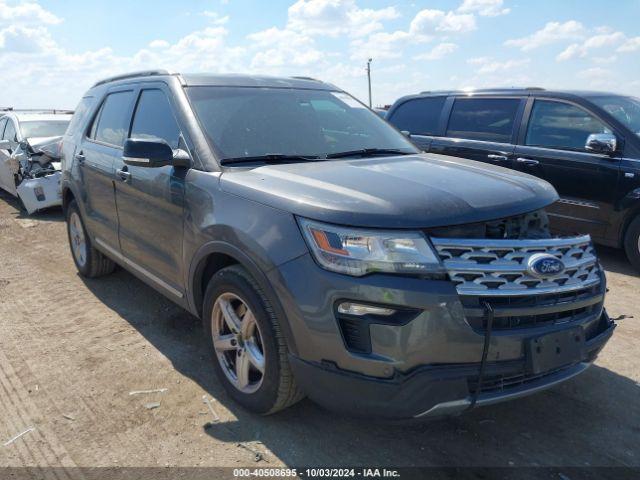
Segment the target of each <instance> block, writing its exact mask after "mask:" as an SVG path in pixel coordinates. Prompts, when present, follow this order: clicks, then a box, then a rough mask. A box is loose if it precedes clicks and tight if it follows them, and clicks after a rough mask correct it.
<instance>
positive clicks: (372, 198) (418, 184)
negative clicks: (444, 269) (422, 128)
mask: <svg viewBox="0 0 640 480" xmlns="http://www.w3.org/2000/svg"><path fill="white" fill-rule="evenodd" d="M221 186H222V189H223V190H225V191H227V192H229V193H233V194H237V195H240V196H243V197H245V198H248V199H251V200H254V201H257V202H260V203H263V204H267V205H271V206H273V207H275V208H279V209H281V210H285V211H289V212H291V213H294V214H296V215H299V216H303V217H307V218H311V219H314V220H320V221H324V222H328V223H335V224H341V225H352V226H361V227H378V228H416V227H418V228H426V227H436V226H445V225H456V224H463V223H473V222H479V221H486V220H493V219H498V218H503V217H509V216H513V215H518V214H522V213H526V212H530V211H533V210H537V209H539V208H543V207H546V206H547V205H550V204H551V203H553V202H554V201H556V200H557V199H558V195H557V193H556V191H555V190H554V189H553V187H552V186H551V185H550V184H549V183H547V182H545V181H544V180H540V179H538V178H536V177H533V176H531V175H526V174H523V173H520V172H517V171H514V170H509V169H506V168H502V167H497V166H494V165H489V164H485V163H481V162H475V161H471V160H465V159H461V158H454V157H448V156H443V155H435V154H419V155H410V156H408V155H407V156H396V157H378V158H367V159H354V160H334V161H324V162H310V163H296V164H284V165H267V166H263V167H258V168H253V169H237V168H234V169H229V170H227V171H226V172H224V173H223V174H222V176H221Z"/></svg>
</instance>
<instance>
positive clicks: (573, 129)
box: [525, 100, 611, 150]
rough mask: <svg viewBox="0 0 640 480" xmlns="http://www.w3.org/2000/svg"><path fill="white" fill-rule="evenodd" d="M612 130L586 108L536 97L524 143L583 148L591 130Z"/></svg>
mask: <svg viewBox="0 0 640 480" xmlns="http://www.w3.org/2000/svg"><path fill="white" fill-rule="evenodd" d="M605 132H609V133H610V132H611V130H609V129H608V128H607V127H606V126H605V125H604V123H602V122H601V121H600V120H598V119H597V118H595V117H594V116H593V115H591V114H590V113H589V112H587V111H586V110H583V109H582V108H579V107H576V106H574V105H570V104H568V103H560V102H552V101H547V100H536V101H535V103H534V104H533V110H532V111H531V118H530V119H529V126H528V127H527V138H526V141H525V143H526V144H527V145H533V146H538V147H549V148H560V149H569V150H584V145H585V143H586V141H587V137H588V136H589V135H591V134H592V133H605Z"/></svg>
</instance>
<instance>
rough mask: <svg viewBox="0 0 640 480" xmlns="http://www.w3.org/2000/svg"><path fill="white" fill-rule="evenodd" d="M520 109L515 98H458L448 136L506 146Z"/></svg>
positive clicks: (518, 101)
mask: <svg viewBox="0 0 640 480" xmlns="http://www.w3.org/2000/svg"><path fill="white" fill-rule="evenodd" d="M519 106H520V99H517V98H457V99H456V101H455V103H454V104H453V110H452V111H451V117H450V118H449V125H448V127H447V137H454V138H468V139H471V140H484V141H487V142H501V143H509V142H510V141H511V134H512V133H513V125H514V123H515V118H516V113H517V111H518V107H519Z"/></svg>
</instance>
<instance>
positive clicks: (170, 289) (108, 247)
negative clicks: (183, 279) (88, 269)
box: [95, 237, 184, 298]
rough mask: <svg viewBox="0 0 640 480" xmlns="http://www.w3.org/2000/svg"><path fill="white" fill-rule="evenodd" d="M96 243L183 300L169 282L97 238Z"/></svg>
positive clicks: (180, 294) (181, 295)
mask: <svg viewBox="0 0 640 480" xmlns="http://www.w3.org/2000/svg"><path fill="white" fill-rule="evenodd" d="M95 242H96V245H98V246H100V247H102V248H103V249H105V250H106V251H107V252H109V254H110V255H112V256H114V257H115V258H116V259H117V260H119V261H121V262H123V263H124V264H125V265H128V266H129V267H131V268H133V269H134V270H136V271H137V272H138V273H140V274H141V275H143V276H145V277H147V278H148V279H149V280H151V281H152V282H154V283H155V284H156V285H158V286H160V287H162V288H164V289H165V290H166V291H167V292H169V293H171V294H172V295H173V296H175V297H178V298H182V297H183V296H184V295H183V293H182V292H181V291H179V290H176V289H175V288H173V287H172V286H171V285H169V284H168V283H167V282H165V281H164V280H162V279H161V278H158V277H157V276H155V275H154V274H153V273H151V272H150V271H149V270H147V269H145V268H142V267H141V266H140V265H138V264H137V263H135V262H133V261H131V260H129V259H128V258H127V257H125V256H124V255H122V254H121V253H120V252H118V251H117V250H116V249H115V248H113V247H111V246H109V245H107V244H106V243H105V242H104V241H103V240H102V239H100V238H97V237H96V239H95Z"/></svg>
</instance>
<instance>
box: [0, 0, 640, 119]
mask: <svg viewBox="0 0 640 480" xmlns="http://www.w3.org/2000/svg"><path fill="white" fill-rule="evenodd" d="M638 19H640V0H619V1H616V2H611V1H603V0H582V1H578V0H564V1H559V0H556V1H547V0H536V1H532V0H528V1H525V0H519V1H512V0H456V1H448V0H438V1H418V0H416V1H410V2H403V1H393V0H384V1H382V0H375V1H363V0H297V1H295V0H289V1H282V0H270V1H268V2H267V1H249V0H244V1H241V0H208V1H205V0H192V1H188V0H183V1H181V2H152V1H145V0H137V1H131V0H128V1H123V0H110V1H108V2H101V1H90V2H87V1H79V0H65V1H61V0H57V1H56V0H40V1H26V2H21V1H15V0H0V68H1V69H2V72H3V75H1V76H0V106H4V105H14V106H18V107H60V108H63V107H73V106H75V104H76V103H77V101H78V99H79V97H80V96H81V95H82V93H83V92H84V90H86V88H88V87H89V86H90V85H91V84H92V83H93V82H94V81H96V80H98V79H100V78H102V77H105V76H109V75H113V74H117V73H121V72H124V71H131V70H139V69H147V68H154V67H162V68H168V69H170V70H174V71H185V72H187V71H188V72H202V71H212V72H250V73H264V74H273V75H310V76H314V77H317V78H320V79H323V80H327V81H330V82H332V83H334V84H336V85H338V86H340V87H342V88H344V89H345V90H347V91H349V92H351V93H353V94H355V95H356V96H358V97H359V98H361V99H362V100H365V99H366V95H367V93H366V92H367V89H366V74H365V69H364V65H365V62H366V59H367V58H369V57H372V58H373V63H372V72H373V74H372V76H373V100H374V103H375V104H378V105H380V104H385V103H391V102H393V100H395V99H396V98H398V97H399V96H402V95H405V94H409V93H415V92H418V91H421V90H429V89H450V88H480V87H488V86H542V87H547V88H577V89H607V90H614V91H620V92H624V93H631V94H634V95H640V22H638Z"/></svg>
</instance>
